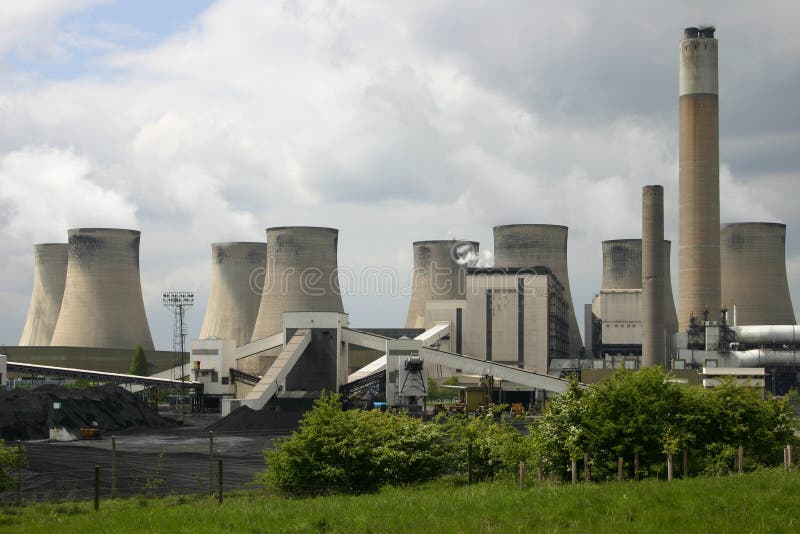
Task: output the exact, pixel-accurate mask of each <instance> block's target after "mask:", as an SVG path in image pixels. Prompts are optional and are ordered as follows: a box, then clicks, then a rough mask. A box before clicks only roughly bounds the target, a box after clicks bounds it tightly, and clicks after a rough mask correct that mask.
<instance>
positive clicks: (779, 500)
mask: <svg viewBox="0 0 800 534" xmlns="http://www.w3.org/2000/svg"><path fill="white" fill-rule="evenodd" d="M798 496H800V472H796V471H793V472H789V473H786V472H783V471H782V470H764V471H759V472H756V473H752V474H747V475H743V476H727V477H718V478H696V479H691V480H686V481H683V480H676V481H673V482H663V481H655V480H650V481H644V482H640V483H631V482H626V483H622V484H619V483H607V484H588V485H584V484H582V485H579V486H577V487H572V486H570V485H563V484H550V483H547V484H535V483H534V484H531V485H529V487H528V488H527V489H526V490H524V491H521V490H519V489H518V488H516V487H515V486H514V485H513V484H512V483H511V482H494V483H482V484H475V485H472V486H459V485H455V484H453V483H451V482H444V481H439V482H435V483H431V484H427V485H424V486H420V487H414V488H387V489H384V490H382V491H380V492H379V493H376V494H372V495H362V496H331V497H318V498H307V499H284V498H280V497H277V496H272V495H265V494H261V493H258V492H251V493H244V494H239V495H236V496H231V497H229V498H226V500H225V502H224V503H223V504H222V505H219V504H218V503H217V502H216V501H215V500H212V499H209V498H194V497H168V498H164V499H144V498H140V499H130V500H115V501H103V502H102V503H101V506H100V511H99V512H95V511H94V510H93V509H92V503H87V502H82V503H68V504H36V505H30V506H25V507H23V508H21V509H15V508H7V509H5V510H4V511H3V513H2V514H0V531H5V532H11V531H14V532H26V533H29V532H48V533H49V532H91V533H96V532H115V533H116V532H192V533H196V532H348V533H350V532H354V533H355V532H375V533H378V532H380V533H383V532H426V533H436V534H444V533H448V532H615V533H616V532H716V533H722V532H798V531H800V498H799V497H798Z"/></svg>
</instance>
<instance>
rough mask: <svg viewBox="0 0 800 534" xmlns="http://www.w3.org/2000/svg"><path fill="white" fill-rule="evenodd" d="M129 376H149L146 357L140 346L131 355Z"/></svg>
mask: <svg viewBox="0 0 800 534" xmlns="http://www.w3.org/2000/svg"><path fill="white" fill-rule="evenodd" d="M130 374H132V375H137V376H147V375H149V374H150V372H149V371H148V370H147V357H146V356H145V355H144V349H142V346H141V345H139V346H138V347H136V352H134V353H133V360H131V370H130Z"/></svg>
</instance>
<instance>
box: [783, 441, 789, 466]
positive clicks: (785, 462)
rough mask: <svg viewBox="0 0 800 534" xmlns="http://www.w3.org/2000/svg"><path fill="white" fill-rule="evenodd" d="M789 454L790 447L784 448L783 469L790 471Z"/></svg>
mask: <svg viewBox="0 0 800 534" xmlns="http://www.w3.org/2000/svg"><path fill="white" fill-rule="evenodd" d="M788 452H789V447H788V446H786V447H784V448H783V468H784V469H789V455H788Z"/></svg>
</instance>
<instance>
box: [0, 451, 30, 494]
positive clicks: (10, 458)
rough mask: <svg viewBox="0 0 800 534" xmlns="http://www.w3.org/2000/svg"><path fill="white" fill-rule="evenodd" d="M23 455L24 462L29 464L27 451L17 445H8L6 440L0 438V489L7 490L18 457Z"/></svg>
mask: <svg viewBox="0 0 800 534" xmlns="http://www.w3.org/2000/svg"><path fill="white" fill-rule="evenodd" d="M20 454H21V455H22V458H21V460H22V464H23V465H26V464H27V461H26V460H27V459H26V457H25V451H24V450H23V451H21V452H20V451H19V450H18V449H17V447H6V444H5V441H3V440H2V439H0V491H5V490H7V489H8V487H9V486H10V484H11V474H12V473H13V472H14V470H15V469H16V468H17V462H18V459H20Z"/></svg>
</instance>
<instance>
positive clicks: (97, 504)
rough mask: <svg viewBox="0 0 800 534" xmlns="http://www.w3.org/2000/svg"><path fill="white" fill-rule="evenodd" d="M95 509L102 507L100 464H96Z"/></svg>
mask: <svg viewBox="0 0 800 534" xmlns="http://www.w3.org/2000/svg"><path fill="white" fill-rule="evenodd" d="M94 509H95V510H99V509H100V466H99V465H96V466H94Z"/></svg>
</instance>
